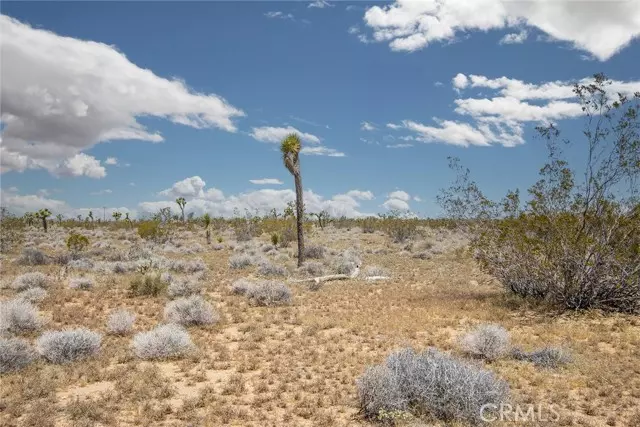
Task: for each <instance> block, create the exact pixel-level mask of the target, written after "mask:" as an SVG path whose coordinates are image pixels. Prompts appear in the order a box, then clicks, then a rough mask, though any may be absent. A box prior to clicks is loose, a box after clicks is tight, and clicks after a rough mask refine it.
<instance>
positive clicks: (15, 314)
mask: <svg viewBox="0 0 640 427" xmlns="http://www.w3.org/2000/svg"><path fill="white" fill-rule="evenodd" d="M41 326H42V321H41V320H40V317H39V316H38V310H37V309H36V308H35V307H34V306H33V305H32V304H31V303H30V302H28V301H25V300H23V299H20V298H16V299H12V300H8V301H0V336H2V335H6V334H7V333H11V334H20V333H24V332H30V331H35V330H37V329H40V327H41Z"/></svg>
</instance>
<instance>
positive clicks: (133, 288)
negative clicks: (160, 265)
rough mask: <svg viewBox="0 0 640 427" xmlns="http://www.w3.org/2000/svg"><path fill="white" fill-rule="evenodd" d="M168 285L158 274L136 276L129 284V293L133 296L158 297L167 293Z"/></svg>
mask: <svg viewBox="0 0 640 427" xmlns="http://www.w3.org/2000/svg"><path fill="white" fill-rule="evenodd" d="M166 288H167V283H166V282H164V281H162V280H161V279H160V276H159V275H157V274H145V275H142V276H136V277H134V278H133V279H131V282H130V283H129V292H130V293H131V295H133V296H143V295H149V296H154V297H155V296H158V295H160V294H161V293H163V292H164V291H165V289H166Z"/></svg>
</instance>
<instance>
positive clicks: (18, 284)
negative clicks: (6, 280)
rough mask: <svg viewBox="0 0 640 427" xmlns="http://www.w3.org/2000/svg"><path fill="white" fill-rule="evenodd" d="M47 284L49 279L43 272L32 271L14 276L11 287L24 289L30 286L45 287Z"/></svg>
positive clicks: (17, 289)
mask: <svg viewBox="0 0 640 427" xmlns="http://www.w3.org/2000/svg"><path fill="white" fill-rule="evenodd" d="M48 286H49V279H47V276H46V275H44V274H43V273H40V272H39V271H34V272H32V273H24V274H21V275H20V276H18V277H16V278H15V279H14V281H13V283H12V284H11V287H12V288H13V289H15V290H16V291H24V290H26V289H32V288H46V287H48Z"/></svg>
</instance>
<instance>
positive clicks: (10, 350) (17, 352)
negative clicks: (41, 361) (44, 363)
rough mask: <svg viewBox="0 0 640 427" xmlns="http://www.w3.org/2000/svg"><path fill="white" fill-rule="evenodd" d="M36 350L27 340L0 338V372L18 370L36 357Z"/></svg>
mask: <svg viewBox="0 0 640 427" xmlns="http://www.w3.org/2000/svg"><path fill="white" fill-rule="evenodd" d="M36 357H37V356H36V352H35V351H34V350H33V348H32V347H31V344H29V342H28V341H27V340H23V339H21V338H9V339H5V338H0V374H6V373H7V372H14V371H19V370H20V369H22V368H25V367H26V366H28V365H29V364H31V362H33V361H34V360H35V359H36Z"/></svg>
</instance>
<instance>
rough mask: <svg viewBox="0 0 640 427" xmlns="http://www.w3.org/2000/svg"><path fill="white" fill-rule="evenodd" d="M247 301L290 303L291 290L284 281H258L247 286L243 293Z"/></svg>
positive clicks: (264, 304) (266, 303)
mask: <svg viewBox="0 0 640 427" xmlns="http://www.w3.org/2000/svg"><path fill="white" fill-rule="evenodd" d="M245 295H246V296H247V298H249V301H250V302H251V303H253V304H255V305H262V306H271V305H284V304H289V303H291V299H292V296H291V291H290V290H289V288H287V286H286V285H285V284H284V283H280V282H272V281H266V282H258V283H253V284H252V285H251V286H249V287H248V288H247V291H246V293H245Z"/></svg>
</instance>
